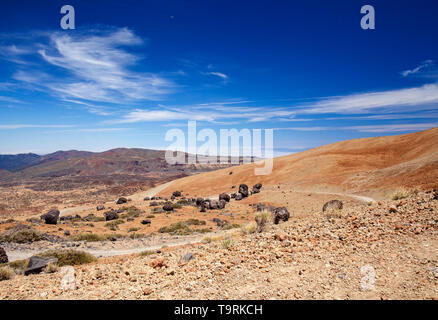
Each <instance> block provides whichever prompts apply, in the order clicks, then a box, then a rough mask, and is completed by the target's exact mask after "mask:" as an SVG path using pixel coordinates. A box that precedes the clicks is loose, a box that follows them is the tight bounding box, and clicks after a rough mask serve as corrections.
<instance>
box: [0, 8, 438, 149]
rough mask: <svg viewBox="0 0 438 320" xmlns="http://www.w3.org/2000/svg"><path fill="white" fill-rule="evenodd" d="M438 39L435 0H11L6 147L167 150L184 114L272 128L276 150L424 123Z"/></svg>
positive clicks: (432, 106)
mask: <svg viewBox="0 0 438 320" xmlns="http://www.w3.org/2000/svg"><path fill="white" fill-rule="evenodd" d="M64 4H70V5H73V6H74V8H75V16H76V21H75V22H76V29H75V30H62V29H61V28H60V19H61V17H62V15H61V14H60V8H61V6H62V5H64ZM365 4H370V5H373V6H374V8H375V11H376V29H375V30H362V29H361V27H360V20H361V17H362V14H361V13H360V8H361V6H362V5H365ZM436 39H438V3H437V2H436V1H415V2H412V1H397V2H394V1H351V0H349V1H305V2H304V1H285V0H284V1H280V0H275V1H226V0H221V1H208V0H202V1H201V0H199V1H198V0H191V1H181V0H180V1H165V0H161V1H132V0H131V1H109V0H105V1H99V0H95V1H69V2H65V1H22V0H14V1H9V0H3V1H2V2H1V3H0V112H1V118H0V141H1V144H0V153H2V154H5V153H22V152H35V153H40V154H42V153H48V152H53V151H56V150H69V149H79V150H91V151H103V150H107V149H110V148H116V147H141V148H152V149H164V148H166V147H167V146H168V145H169V144H170V143H169V142H166V141H165V134H166V132H167V131H168V130H169V129H171V128H181V129H183V130H184V128H185V126H187V120H197V125H198V128H199V129H202V128H211V129H213V130H216V131H218V130H219V129H231V128H237V129H242V128H248V129H258V128H261V129H265V128H273V129H274V146H275V150H276V154H277V155H279V154H284V153H292V152H297V151H301V150H305V149H308V148H311V147H316V146H319V145H323V144H327V143H332V142H336V141H340V140H345V139H353V138H359V137H371V136H381V135H391V134H402V133H408V132H414V131H418V130H424V129H428V128H431V127H435V126H438V41H437V40H436Z"/></svg>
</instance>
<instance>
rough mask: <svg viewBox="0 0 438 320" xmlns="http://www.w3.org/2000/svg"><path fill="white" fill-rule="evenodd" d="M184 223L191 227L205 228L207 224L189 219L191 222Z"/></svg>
mask: <svg viewBox="0 0 438 320" xmlns="http://www.w3.org/2000/svg"><path fill="white" fill-rule="evenodd" d="M184 223H185V224H187V225H189V226H190V225H193V226H205V224H206V222H205V220H198V219H189V220H186V221H185V222H184Z"/></svg>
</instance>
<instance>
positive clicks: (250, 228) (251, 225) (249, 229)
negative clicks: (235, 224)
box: [240, 221, 257, 234]
mask: <svg viewBox="0 0 438 320" xmlns="http://www.w3.org/2000/svg"><path fill="white" fill-rule="evenodd" d="M240 230H241V231H242V233H243V234H250V233H254V232H256V231H257V223H256V222H255V221H252V222H248V223H246V224H244V225H243V226H241V227H240Z"/></svg>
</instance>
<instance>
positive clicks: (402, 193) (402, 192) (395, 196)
mask: <svg viewBox="0 0 438 320" xmlns="http://www.w3.org/2000/svg"><path fill="white" fill-rule="evenodd" d="M407 196H408V191H407V190H406V189H404V188H400V189H397V190H396V191H394V192H393V193H392V194H391V199H392V200H401V199H404V198H406V197H407Z"/></svg>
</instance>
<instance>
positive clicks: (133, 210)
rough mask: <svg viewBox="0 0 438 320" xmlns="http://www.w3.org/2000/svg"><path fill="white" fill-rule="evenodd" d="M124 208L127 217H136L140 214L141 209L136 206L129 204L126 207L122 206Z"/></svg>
mask: <svg viewBox="0 0 438 320" xmlns="http://www.w3.org/2000/svg"><path fill="white" fill-rule="evenodd" d="M123 209H124V210H126V216H127V217H128V218H138V217H139V216H140V213H141V210H140V209H139V208H137V207H136V206H130V207H128V208H123Z"/></svg>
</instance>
